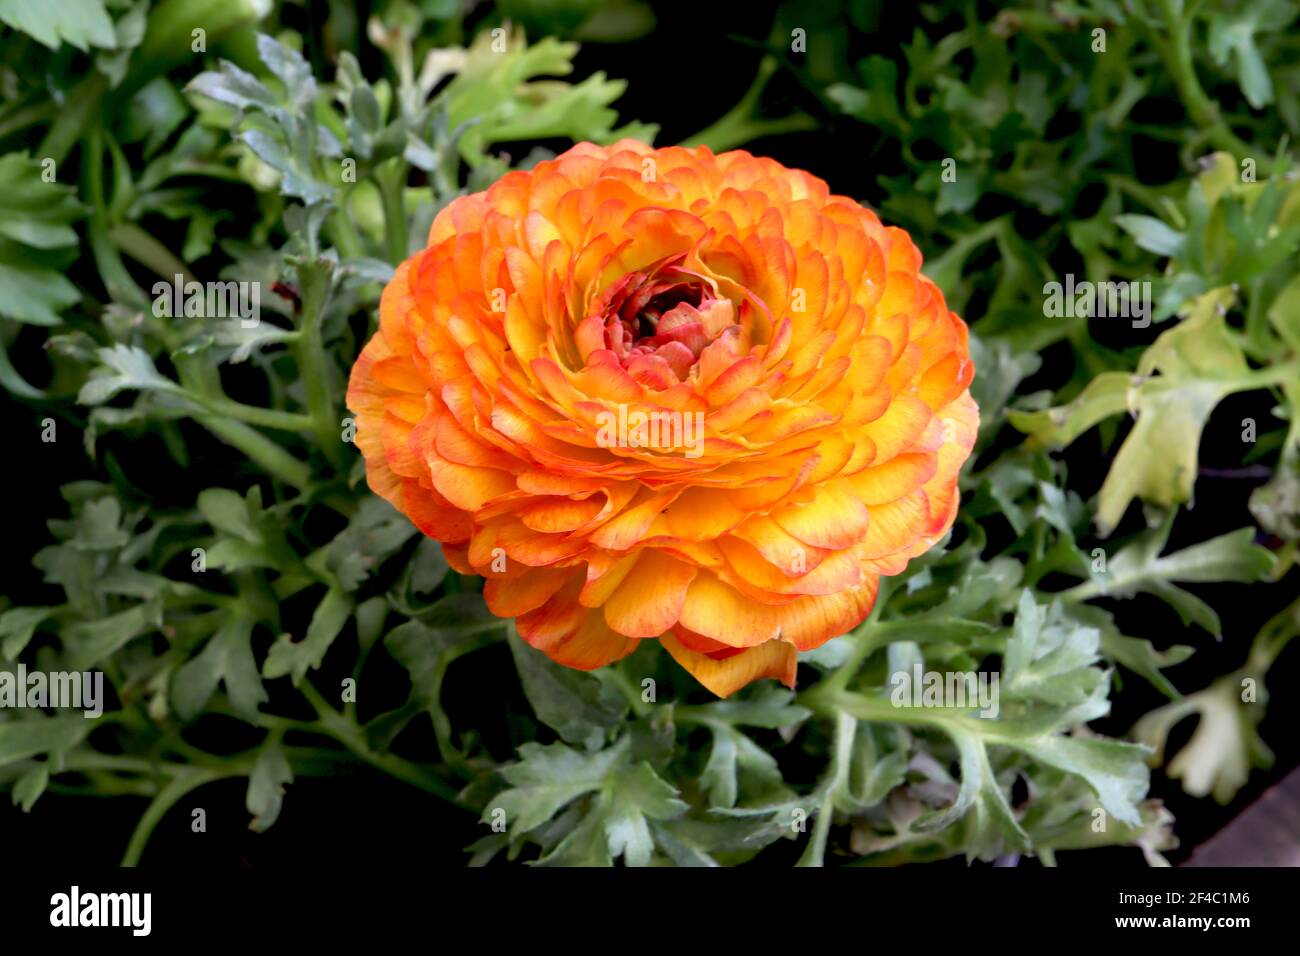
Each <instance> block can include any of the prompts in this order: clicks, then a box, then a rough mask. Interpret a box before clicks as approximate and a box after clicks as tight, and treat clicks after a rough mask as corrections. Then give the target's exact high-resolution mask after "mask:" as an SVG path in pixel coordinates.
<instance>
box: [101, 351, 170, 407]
mask: <svg viewBox="0 0 1300 956" xmlns="http://www.w3.org/2000/svg"><path fill="white" fill-rule="evenodd" d="M96 355H98V357H99V362H100V364H99V365H98V366H97V367H96V368H95V369H94V370H93V371H92V372H91V373H90V378H89V380H88V381H87V382H86V384H85V385H83V386H82V387H81V391H80V392H79V393H78V394H77V401H78V402H80V403H81V404H82V405H102V404H103V403H104V402H106V401H108V400H109V399H110V398H112V397H113V396H114V395H117V394H118V393H119V392H122V391H127V390H134V391H144V392H150V391H152V392H173V393H180V391H181V389H180V387H179V386H178V385H177V384H176V383H175V382H173V381H172V380H171V379H169V378H166V377H164V376H163V375H161V374H159V372H158V370H157V369H156V368H155V367H154V364H153V359H152V358H150V357H149V353H148V352H146V351H145V350H144V349H142V348H139V347H138V346H134V345H114V346H112V347H111V348H103V349H99V350H97V352H96Z"/></svg>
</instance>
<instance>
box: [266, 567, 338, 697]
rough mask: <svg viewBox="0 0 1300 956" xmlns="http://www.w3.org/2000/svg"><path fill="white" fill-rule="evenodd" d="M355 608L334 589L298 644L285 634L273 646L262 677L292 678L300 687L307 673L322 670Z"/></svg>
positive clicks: (314, 615)
mask: <svg viewBox="0 0 1300 956" xmlns="http://www.w3.org/2000/svg"><path fill="white" fill-rule="evenodd" d="M353 607H354V605H353V602H352V598H350V597H349V596H348V595H346V594H344V593H343V592H342V591H339V590H336V589H333V588H331V589H330V590H329V591H327V592H326V593H325V598H324V599H323V600H322V601H321V602H320V604H319V605H317V607H316V611H315V613H313V614H312V616H311V623H310V624H308V625H307V636H306V637H304V638H303V639H302V640H301V641H297V642H295V641H294V640H293V638H291V637H290V636H289V635H288V634H283V635H281V636H280V639H279V640H277V641H276V642H275V643H274V644H272V645H271V650H270V652H269V653H268V654H267V655H266V661H265V663H263V665H262V676H263V677H266V678H268V679H274V678H276V677H284V676H285V675H286V674H289V675H292V678H293V683H294V686H297V685H298V683H299V682H300V681H301V680H302V679H303V677H304V676H305V675H306V673H307V671H309V670H315V669H316V668H318V667H320V665H321V661H323V660H324V659H325V654H326V652H327V651H329V649H330V647H331V646H332V645H333V644H334V640H335V638H337V637H338V636H339V633H340V632H341V631H342V630H343V625H345V624H346V623H347V622H348V618H350V617H351V616H352V609H353Z"/></svg>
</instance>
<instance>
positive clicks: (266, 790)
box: [244, 740, 293, 833]
mask: <svg viewBox="0 0 1300 956" xmlns="http://www.w3.org/2000/svg"><path fill="white" fill-rule="evenodd" d="M290 783H293V770H292V769H291V768H290V767H289V760H288V758H287V757H286V756H285V753H284V748H282V747H281V746H280V743H279V741H278V740H273V741H271V742H270V743H267V744H266V745H264V746H263V747H262V749H261V750H260V751H259V752H258V754H257V760H256V762H255V763H254V764H253V772H252V773H251V774H249V777H248V794H247V796H246V797H245V800H244V804H245V806H246V807H247V808H248V812H249V813H251V814H252V815H253V820H252V822H251V823H249V824H248V828H249V829H250V830H252V831H253V832H255V833H265V832H266V831H267V830H269V829H271V827H272V826H273V825H274V824H275V821H276V820H278V819H279V817H280V808H281V806H282V805H283V803H284V788H285V787H286V786H287V785H288V784H290Z"/></svg>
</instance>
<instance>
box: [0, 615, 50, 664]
mask: <svg viewBox="0 0 1300 956" xmlns="http://www.w3.org/2000/svg"><path fill="white" fill-rule="evenodd" d="M55 610H56V609H55V608H52V607H11V608H9V610H7V611H5V612H3V613H0V658H2V659H4V660H10V661H16V660H17V659H18V655H19V654H21V653H22V652H23V648H25V647H26V646H27V644H28V642H30V641H31V639H32V635H34V634H35V633H36V628H37V627H39V626H40V624H41V622H42V621H45V620H47V619H48V618H49V617H51V616H52V615H53V614H54V612H55Z"/></svg>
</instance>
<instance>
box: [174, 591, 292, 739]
mask: <svg viewBox="0 0 1300 956" xmlns="http://www.w3.org/2000/svg"><path fill="white" fill-rule="evenodd" d="M252 634H253V622H252V621H251V620H250V619H249V618H247V617H245V616H244V615H242V614H236V615H232V616H230V617H229V618H227V619H226V620H225V621H224V622H223V623H222V625H221V627H220V628H218V630H217V632H216V634H214V635H213V636H212V639H211V640H209V641H208V643H207V645H206V646H205V647H204V648H203V650H202V651H201V652H200V653H199V654H197V655H196V656H194V657H193V658H191V659H190V660H188V661H186V662H185V663H184V664H182V665H181V666H180V667H179V668H177V670H176V674H175V676H174V677H173V678H172V686H171V702H172V706H173V707H175V708H176V713H177V714H179V715H180V718H181V719H182V720H193V719H194V718H195V717H197V716H198V715H199V713H200V712H201V711H202V710H203V708H204V706H205V705H206V704H207V702H208V699H209V698H210V697H211V696H212V693H213V691H215V690H216V689H217V685H218V684H219V683H224V684H225V687H226V696H227V697H228V698H229V700H230V705H231V707H233V708H234V710H235V712H236V713H237V714H239V716H241V717H243V718H244V719H245V720H247V721H249V722H250V723H256V721H257V708H258V705H259V704H263V703H265V702H266V701H267V699H268V698H267V695H266V690H265V688H263V686H262V680H261V676H260V675H259V673H258V669H257V662H256V660H254V658H253V648H252V643H251V639H252Z"/></svg>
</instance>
